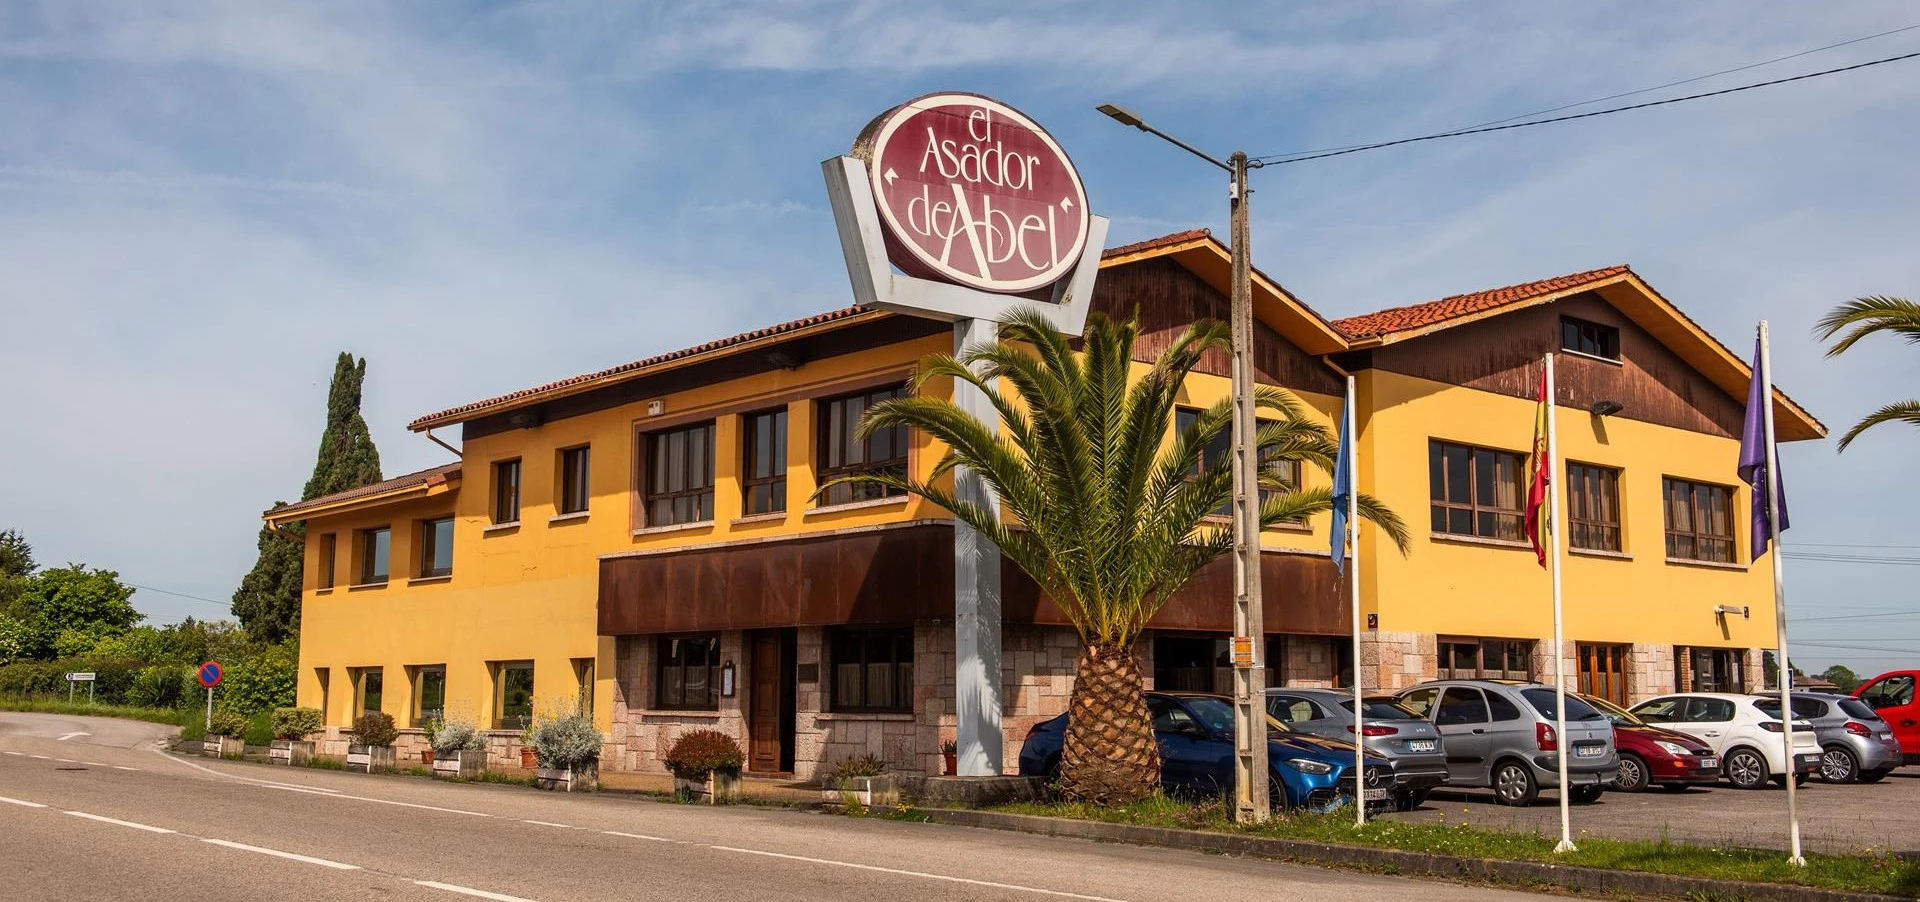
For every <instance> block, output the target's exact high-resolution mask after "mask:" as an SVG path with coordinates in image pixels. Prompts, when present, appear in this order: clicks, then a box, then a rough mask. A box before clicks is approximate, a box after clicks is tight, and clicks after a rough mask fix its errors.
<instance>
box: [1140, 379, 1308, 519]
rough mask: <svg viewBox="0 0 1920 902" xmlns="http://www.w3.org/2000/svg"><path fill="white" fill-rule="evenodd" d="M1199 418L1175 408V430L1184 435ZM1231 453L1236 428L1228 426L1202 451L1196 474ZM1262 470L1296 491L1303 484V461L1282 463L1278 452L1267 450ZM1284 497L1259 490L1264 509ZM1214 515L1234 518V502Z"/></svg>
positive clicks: (1284, 461)
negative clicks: (1301, 464) (1276, 475)
mask: <svg viewBox="0 0 1920 902" xmlns="http://www.w3.org/2000/svg"><path fill="white" fill-rule="evenodd" d="M1198 419H1200V411H1198V410H1194V409H1192V408H1187V407H1179V408H1175V409H1174V411H1173V429H1174V431H1175V432H1185V431H1187V429H1189V428H1191V427H1192V426H1193V424H1194V421H1196V420H1198ZM1232 454H1233V427H1231V426H1228V427H1227V428H1225V429H1222V430H1220V433H1219V434H1218V435H1215V436H1214V437H1213V439H1212V440H1211V441H1208V442H1207V446H1206V447H1205V448H1203V449H1201V451H1200V463H1199V465H1198V466H1197V467H1195V468H1194V474H1195V475H1199V472H1200V471H1201V470H1204V469H1206V468H1207V467H1211V466H1213V465H1214V463H1215V462H1217V461H1222V460H1226V459H1227V458H1228V457H1229V456H1230V455H1232ZM1260 469H1261V470H1262V471H1263V472H1274V473H1277V474H1278V475H1279V477H1280V478H1281V479H1284V480H1286V483H1287V485H1289V486H1292V487H1293V490H1294V491H1298V490H1299V489H1300V481H1301V478H1302V476H1301V474H1302V470H1301V467H1300V462H1299V461H1297V460H1281V459H1280V452H1279V449H1277V448H1267V449H1265V450H1263V451H1262V452H1261V454H1260ZM1281 494H1283V493H1282V492H1280V491H1277V490H1275V489H1268V488H1262V489H1261V490H1260V503H1261V505H1263V506H1264V505H1265V504H1266V503H1267V502H1268V501H1271V500H1273V499H1274V498H1277V497H1279V496H1280V495H1281ZM1213 516H1216V517H1231V516H1233V501H1232V500H1231V499H1229V500H1228V501H1227V503H1226V504H1223V505H1221V506H1220V508H1219V509H1218V510H1216V511H1214V512H1213ZM1306 522H1307V521H1305V520H1289V521H1287V525H1288V526H1304V525H1306Z"/></svg>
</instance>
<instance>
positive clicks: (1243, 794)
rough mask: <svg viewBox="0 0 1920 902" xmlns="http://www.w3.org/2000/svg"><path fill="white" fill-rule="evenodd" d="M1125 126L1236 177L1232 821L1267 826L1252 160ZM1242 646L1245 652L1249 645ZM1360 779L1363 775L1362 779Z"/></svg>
mask: <svg viewBox="0 0 1920 902" xmlns="http://www.w3.org/2000/svg"><path fill="white" fill-rule="evenodd" d="M1096 109H1098V110H1099V111H1100V112H1101V113H1102V114H1105V115H1106V116H1107V117H1109V118H1111V119H1113V121H1115V122H1118V123H1120V124H1121V125H1126V126H1131V127H1133V128H1137V129H1139V130H1141V131H1143V132H1146V133H1148V134H1150V135H1155V136H1158V137H1159V138H1161V139H1162V140H1165V141H1166V142H1168V143H1170V144H1172V145H1173V146H1175V147H1178V148H1180V149H1181V150H1184V151H1186V152H1187V153H1190V154H1193V155H1194V156H1196V157H1199V158H1200V159H1202V160H1206V161H1207V162H1209V163H1212V164H1213V165H1215V166H1218V167H1220V168H1221V169H1224V170H1226V171H1227V172H1229V173H1231V174H1232V176H1233V181H1232V189H1231V192H1230V194H1229V197H1230V205H1231V208H1232V214H1233V217H1232V223H1233V224H1232V248H1233V290H1232V298H1231V301H1230V306H1231V315H1230V317H1229V318H1230V319H1231V320H1232V328H1233V645H1234V648H1233V664H1234V667H1233V706H1234V713H1235V717H1234V721H1233V723H1234V727H1233V733H1234V796H1235V804H1234V818H1235V819H1236V820H1239V821H1242V822H1259V821H1264V820H1266V819H1267V815H1268V805H1267V730H1266V726H1267V709H1266V704H1265V696H1266V674H1265V673H1264V672H1262V671H1261V669H1260V666H1259V665H1260V663H1261V662H1260V658H1261V656H1262V652H1263V651H1264V648H1263V645H1264V643H1263V642H1262V641H1261V640H1262V639H1263V638H1264V637H1265V632H1266V630H1265V628H1264V627H1265V620H1264V618H1263V617H1262V613H1261V605H1260V509H1259V501H1258V499H1259V497H1260V462H1259V455H1258V452H1257V450H1256V448H1255V430H1256V428H1257V424H1256V422H1255V420H1254V404H1253V386H1254V381H1253V297H1252V292H1253V284H1252V277H1251V270H1252V267H1251V265H1250V264H1249V262H1248V255H1249V248H1248V246H1247V200H1248V197H1247V168H1248V165H1249V164H1248V162H1247V155H1246V153H1244V152H1242V151H1237V150H1236V151H1234V152H1233V155H1232V156H1230V157H1228V158H1227V162H1225V163H1223V162H1221V161H1219V160H1218V159H1215V158H1214V157H1212V156H1209V155H1207V154H1206V153H1205V152H1203V151H1201V150H1200V149H1199V148H1197V147H1194V146H1193V145H1191V144H1188V143H1187V142H1185V141H1182V140H1180V139H1179V138H1176V137H1174V136H1172V135H1169V134H1167V133H1166V132H1163V131H1161V130H1159V129H1157V128H1154V127H1153V126H1151V125H1148V124H1147V122H1146V120H1145V119H1142V118H1140V115H1139V114H1138V113H1135V112H1133V111H1132V110H1129V109H1127V108H1126V107H1123V106H1118V105H1116V104H1111V103H1103V104H1101V105H1100V106H1098V107H1096ZM1243 643H1244V646H1243ZM1356 776H1357V774H1356Z"/></svg>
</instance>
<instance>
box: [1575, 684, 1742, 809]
mask: <svg viewBox="0 0 1920 902" xmlns="http://www.w3.org/2000/svg"><path fill="white" fill-rule="evenodd" d="M1580 700H1581V701H1583V702H1586V703H1587V704H1589V705H1592V706H1593V709H1594V710H1596V711H1599V712H1600V713H1602V714H1605V715H1606V716H1607V719H1608V720H1611V721H1613V747H1614V750H1615V751H1617V752H1618V753H1619V755H1620V775H1619V776H1617V777H1614V778H1613V785H1612V786H1610V787H1607V788H1608V789H1610V790H1613V791H1615V792H1639V791H1641V790H1643V789H1646V788H1647V787H1649V786H1659V787H1662V788H1665V789H1685V788H1687V787H1688V786H1694V785H1699V784H1703V783H1718V782H1720V755H1719V753H1717V752H1715V751H1714V750H1713V748H1712V747H1711V746H1709V745H1707V744H1706V743H1704V742H1701V741H1700V740H1698V739H1695V738H1693V737H1692V736H1688V735H1687V734H1685V733H1680V732H1676V731H1674V730H1668V729H1663V728H1661V727H1656V726H1654V725H1653V724H1650V723H1647V722H1646V721H1644V720H1641V719H1640V718H1638V717H1636V716H1634V714H1633V712H1631V711H1628V710H1627V709H1625V708H1622V707H1620V706H1619V705H1616V704H1614V703H1612V702H1610V701H1607V700H1606V699H1604V698H1595V697H1594V696H1591V695H1582V696H1580Z"/></svg>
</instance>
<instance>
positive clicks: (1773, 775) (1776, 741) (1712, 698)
mask: <svg viewBox="0 0 1920 902" xmlns="http://www.w3.org/2000/svg"><path fill="white" fill-rule="evenodd" d="M1759 701H1762V699H1760V698H1756V697H1754V696H1751V695H1733V694H1730V693H1723V692H1682V693H1677V694H1674V695H1663V696H1660V697H1659V698H1656V699H1652V700H1649V701H1644V702H1641V703H1640V704H1638V705H1634V706H1633V713H1634V715H1635V716H1637V717H1639V718H1640V719H1641V720H1644V721H1646V722H1647V723H1650V724H1654V725H1656V726H1659V727H1662V728H1665V729H1668V730H1676V731H1678V732H1681V733H1685V734H1687V735H1688V736H1692V737H1694V738H1695V739H1698V740H1700V741H1701V742H1704V743H1706V744H1707V745H1709V746H1712V747H1713V750H1714V751H1715V752H1717V753H1719V755H1720V760H1721V765H1720V772H1721V773H1723V774H1725V775H1726V777H1727V782H1729V783H1732V784H1733V785H1734V786H1735V787H1737V788H1740V789H1759V788H1762V787H1764V786H1766V785H1767V781H1768V780H1772V781H1773V782H1775V783H1778V784H1780V785H1782V786H1785V785H1786V783H1787V778H1786V773H1787V770H1788V768H1787V761H1786V754H1785V749H1784V745H1785V744H1784V743H1782V742H1781V741H1780V739H1781V736H1780V733H1781V730H1782V727H1781V725H1780V719H1779V718H1777V717H1775V716H1773V715H1772V714H1768V713H1767V712H1766V711H1763V710H1761V709H1760V707H1759V706H1758V705H1757V704H1756V703H1757V702H1759ZM1819 767H1820V741H1819V740H1818V739H1817V738H1816V737H1815V736H1814V733H1813V724H1810V723H1808V722H1806V721H1804V720H1796V721H1794V722H1793V768H1792V770H1793V775H1794V780H1795V783H1794V785H1796V786H1797V785H1799V783H1800V782H1801V781H1804V780H1806V778H1807V775H1809V774H1811V773H1813V772H1814V771H1815V770H1818V769H1819Z"/></svg>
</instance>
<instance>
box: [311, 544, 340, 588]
mask: <svg viewBox="0 0 1920 902" xmlns="http://www.w3.org/2000/svg"><path fill="white" fill-rule="evenodd" d="M335 542H336V539H335V534H334V533H327V534H326V535H323V536H321V537H320V565H319V566H320V572H319V573H317V574H315V583H314V588H317V589H331V588H333V563H334V555H335V553H336V551H335V548H334V545H335Z"/></svg>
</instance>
